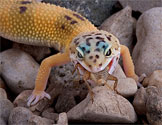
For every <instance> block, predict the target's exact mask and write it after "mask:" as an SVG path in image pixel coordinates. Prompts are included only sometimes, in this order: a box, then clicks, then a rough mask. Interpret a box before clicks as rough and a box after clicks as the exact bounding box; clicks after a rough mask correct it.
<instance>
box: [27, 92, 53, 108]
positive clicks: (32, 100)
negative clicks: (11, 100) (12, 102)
mask: <svg viewBox="0 0 162 125" xmlns="http://www.w3.org/2000/svg"><path fill="white" fill-rule="evenodd" d="M45 97H46V98H48V99H51V96H50V95H49V94H48V93H46V92H45V91H35V90H34V91H33V93H32V95H31V96H29V97H28V99H27V101H28V102H27V106H28V107H30V106H32V105H35V104H36V103H37V102H38V101H39V100H41V99H43V98H45Z"/></svg>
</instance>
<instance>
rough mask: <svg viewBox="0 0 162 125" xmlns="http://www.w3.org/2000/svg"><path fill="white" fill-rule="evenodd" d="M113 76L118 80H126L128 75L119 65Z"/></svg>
mask: <svg viewBox="0 0 162 125" xmlns="http://www.w3.org/2000/svg"><path fill="white" fill-rule="evenodd" d="M113 75H114V76H116V77H117V78H118V79H120V78H122V79H123V78H126V75H125V73H124V71H123V69H122V68H121V66H120V65H119V64H118V65H117V66H116V69H115V70H114V72H113Z"/></svg>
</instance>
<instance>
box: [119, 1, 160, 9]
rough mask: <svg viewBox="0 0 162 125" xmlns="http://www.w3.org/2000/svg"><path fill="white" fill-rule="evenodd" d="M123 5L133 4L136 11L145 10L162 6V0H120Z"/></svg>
mask: <svg viewBox="0 0 162 125" xmlns="http://www.w3.org/2000/svg"><path fill="white" fill-rule="evenodd" d="M119 1H120V3H121V4H122V6H123V7H126V6H131V7H132V9H133V10H134V11H139V12H145V11H146V10H148V9H151V8H153V7H161V6H162V1H161V0H119Z"/></svg>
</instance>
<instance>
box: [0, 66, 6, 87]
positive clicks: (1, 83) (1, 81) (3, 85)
mask: <svg viewBox="0 0 162 125" xmlns="http://www.w3.org/2000/svg"><path fill="white" fill-rule="evenodd" d="M0 70H1V66H0ZM0 88H3V89H5V88H6V85H5V83H4V81H3V80H2V79H1V77H0Z"/></svg>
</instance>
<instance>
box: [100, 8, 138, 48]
mask: <svg viewBox="0 0 162 125" xmlns="http://www.w3.org/2000/svg"><path fill="white" fill-rule="evenodd" d="M135 25H136V20H135V19H134V18H133V17H132V9H131V8H130V7H126V8H124V9H123V10H121V11H119V12H117V13H116V14H114V15H112V16H111V17H109V18H108V19H107V20H105V21H104V22H103V23H102V24H101V26H100V27H99V29H101V30H105V31H108V32H110V33H112V34H114V35H115V36H116V37H117V38H118V39H119V41H120V43H121V44H123V45H126V46H128V47H129V49H130V50H132V47H133V45H132V42H133V36H134V35H135Z"/></svg>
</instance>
